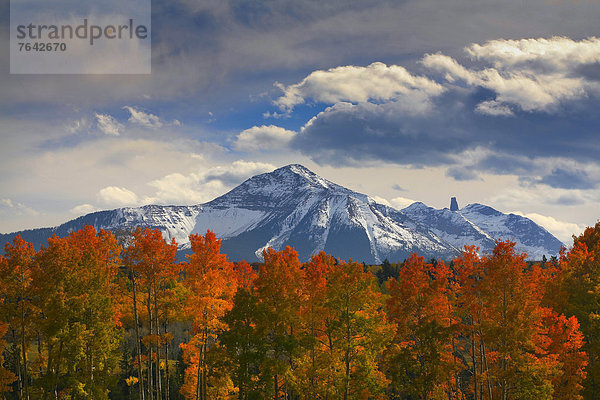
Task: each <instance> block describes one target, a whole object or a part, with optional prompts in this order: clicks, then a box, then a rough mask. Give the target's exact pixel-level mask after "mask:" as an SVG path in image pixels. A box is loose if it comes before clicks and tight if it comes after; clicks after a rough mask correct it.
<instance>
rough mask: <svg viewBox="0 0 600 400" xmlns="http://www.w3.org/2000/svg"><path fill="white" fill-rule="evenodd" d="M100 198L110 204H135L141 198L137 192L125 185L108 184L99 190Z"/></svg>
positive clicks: (118, 205) (120, 205)
mask: <svg viewBox="0 0 600 400" xmlns="http://www.w3.org/2000/svg"><path fill="white" fill-rule="evenodd" d="M98 200H99V201H101V202H102V203H104V204H106V205H108V206H116V207H122V206H135V205H137V204H138V202H139V200H138V197H137V195H136V194H135V193H133V192H132V191H131V190H129V189H126V188H124V187H118V186H107V187H105V188H103V189H101V190H100V191H99V192H98Z"/></svg>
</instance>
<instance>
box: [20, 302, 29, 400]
mask: <svg viewBox="0 0 600 400" xmlns="http://www.w3.org/2000/svg"><path fill="white" fill-rule="evenodd" d="M21 350H22V352H23V388H24V391H25V397H21V398H25V399H26V400H29V385H28V382H27V350H26V349H25V299H21Z"/></svg>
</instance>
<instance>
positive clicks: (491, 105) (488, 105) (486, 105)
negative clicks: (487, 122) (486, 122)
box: [475, 100, 515, 117]
mask: <svg viewBox="0 0 600 400" xmlns="http://www.w3.org/2000/svg"><path fill="white" fill-rule="evenodd" d="M475 111H476V112H478V113H480V114H486V115H493V116H503V117H510V116H513V115H515V114H514V113H513V112H512V110H511V109H510V107H509V106H507V105H505V104H502V103H500V102H498V101H496V100H486V101H482V102H481V103H479V104H477V107H475Z"/></svg>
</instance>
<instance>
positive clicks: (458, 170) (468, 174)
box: [446, 166, 481, 181]
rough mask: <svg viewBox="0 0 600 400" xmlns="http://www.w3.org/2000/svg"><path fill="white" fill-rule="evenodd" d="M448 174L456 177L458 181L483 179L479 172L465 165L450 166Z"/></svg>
mask: <svg viewBox="0 0 600 400" xmlns="http://www.w3.org/2000/svg"><path fill="white" fill-rule="evenodd" d="M446 176H449V177H451V178H454V180H457V181H473V180H476V179H481V178H480V177H479V174H478V173H477V172H476V171H475V170H474V169H473V168H469V167H465V166H459V167H450V168H448V169H447V170H446Z"/></svg>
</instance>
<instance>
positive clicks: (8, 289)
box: [0, 236, 36, 399]
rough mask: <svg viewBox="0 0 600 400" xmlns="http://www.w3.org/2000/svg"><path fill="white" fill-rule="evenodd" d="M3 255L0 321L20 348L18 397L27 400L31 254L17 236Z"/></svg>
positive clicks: (32, 314) (29, 247) (32, 321)
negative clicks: (5, 323)
mask: <svg viewBox="0 0 600 400" xmlns="http://www.w3.org/2000/svg"><path fill="white" fill-rule="evenodd" d="M4 253H5V255H4V256H0V282H1V284H0V293H1V295H2V298H3V301H2V303H0V310H1V315H2V320H4V321H6V322H7V323H8V324H9V325H8V326H7V327H6V328H7V329H9V330H10V331H11V332H12V334H13V338H12V339H13V342H14V343H19V345H20V351H19V354H17V357H16V359H17V366H16V367H17V371H16V372H17V378H18V388H19V396H20V398H21V399H29V380H30V379H29V369H28V362H27V348H28V343H29V341H30V338H31V336H32V334H33V332H32V331H33V329H34V327H35V319H34V318H35V313H36V311H35V306H34V304H33V293H32V279H31V275H32V270H33V257H34V255H35V250H34V249H33V245H32V244H31V243H29V242H26V241H25V240H23V238H21V236H17V237H15V238H14V239H13V242H12V243H6V244H5V245H4ZM17 335H18V337H17ZM2 336H4V335H2Z"/></svg>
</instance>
